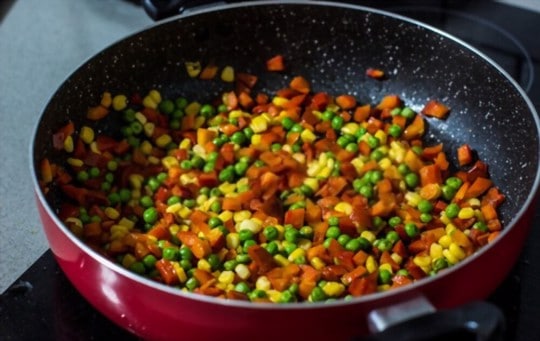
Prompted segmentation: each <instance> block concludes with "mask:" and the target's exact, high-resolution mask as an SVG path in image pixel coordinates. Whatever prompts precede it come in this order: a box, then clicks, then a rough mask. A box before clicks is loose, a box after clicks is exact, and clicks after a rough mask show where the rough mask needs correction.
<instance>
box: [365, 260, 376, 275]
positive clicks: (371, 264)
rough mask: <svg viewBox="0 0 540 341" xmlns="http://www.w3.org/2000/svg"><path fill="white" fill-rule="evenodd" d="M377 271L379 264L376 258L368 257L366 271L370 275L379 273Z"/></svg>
mask: <svg viewBox="0 0 540 341" xmlns="http://www.w3.org/2000/svg"><path fill="white" fill-rule="evenodd" d="M377 269H378V264H377V261H376V260H375V258H374V257H373V256H368V258H367V259H366V270H367V271H368V272H369V273H373V272H375V271H377Z"/></svg>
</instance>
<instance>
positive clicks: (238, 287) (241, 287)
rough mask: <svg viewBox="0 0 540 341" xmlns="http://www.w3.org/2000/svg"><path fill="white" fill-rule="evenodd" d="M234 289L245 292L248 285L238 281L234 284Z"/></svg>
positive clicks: (247, 290)
mask: <svg viewBox="0 0 540 341" xmlns="http://www.w3.org/2000/svg"><path fill="white" fill-rule="evenodd" d="M234 290H235V291H238V292H241V293H243V294H247V293H248V292H249V285H248V284H247V283H246V282H239V283H236V285H235V286H234Z"/></svg>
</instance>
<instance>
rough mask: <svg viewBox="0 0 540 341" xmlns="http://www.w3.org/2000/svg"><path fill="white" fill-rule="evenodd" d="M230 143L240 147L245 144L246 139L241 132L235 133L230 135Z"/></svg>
mask: <svg viewBox="0 0 540 341" xmlns="http://www.w3.org/2000/svg"><path fill="white" fill-rule="evenodd" d="M231 142H233V143H236V144H237V145H239V146H241V145H243V144H244V143H246V142H247V137H246V135H244V133H243V132H241V131H237V132H235V133H234V134H232V136H231Z"/></svg>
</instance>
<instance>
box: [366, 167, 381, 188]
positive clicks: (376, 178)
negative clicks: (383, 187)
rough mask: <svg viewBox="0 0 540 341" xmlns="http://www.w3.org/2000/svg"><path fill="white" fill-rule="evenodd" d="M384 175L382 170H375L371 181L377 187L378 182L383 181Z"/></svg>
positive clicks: (370, 178)
mask: <svg viewBox="0 0 540 341" xmlns="http://www.w3.org/2000/svg"><path fill="white" fill-rule="evenodd" d="M383 177H384V176H383V173H382V172H381V171H380V170H374V171H373V172H371V175H370V177H369V181H370V182H371V183H372V184H374V185H376V184H377V182H379V181H381V180H382V179H383Z"/></svg>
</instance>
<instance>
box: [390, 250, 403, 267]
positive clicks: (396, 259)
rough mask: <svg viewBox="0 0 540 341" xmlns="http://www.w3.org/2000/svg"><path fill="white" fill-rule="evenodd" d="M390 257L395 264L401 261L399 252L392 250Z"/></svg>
mask: <svg viewBox="0 0 540 341" xmlns="http://www.w3.org/2000/svg"><path fill="white" fill-rule="evenodd" d="M390 258H392V260H394V262H396V264H401V262H403V257H401V256H400V255H399V253H395V252H392V254H391V255H390Z"/></svg>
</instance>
